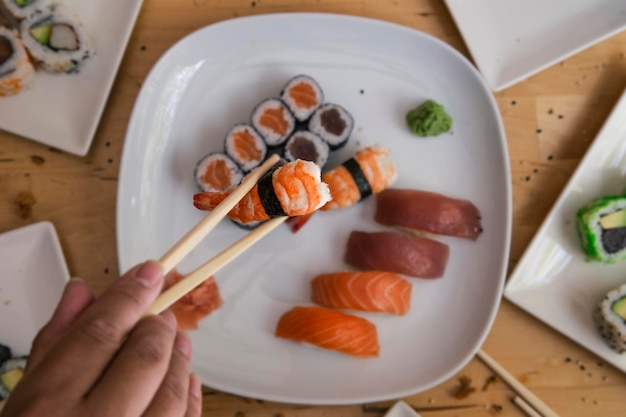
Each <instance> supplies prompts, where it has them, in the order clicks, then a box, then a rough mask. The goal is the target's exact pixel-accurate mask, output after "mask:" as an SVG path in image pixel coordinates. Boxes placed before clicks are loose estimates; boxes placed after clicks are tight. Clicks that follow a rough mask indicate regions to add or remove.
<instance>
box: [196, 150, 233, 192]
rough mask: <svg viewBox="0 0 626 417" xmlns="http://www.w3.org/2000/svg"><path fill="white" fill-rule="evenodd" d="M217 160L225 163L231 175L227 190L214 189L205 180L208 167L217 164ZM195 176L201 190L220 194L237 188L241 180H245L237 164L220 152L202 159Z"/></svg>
mask: <svg viewBox="0 0 626 417" xmlns="http://www.w3.org/2000/svg"><path fill="white" fill-rule="evenodd" d="M216 160H222V161H224V163H225V164H226V167H227V168H228V172H229V174H230V186H229V187H228V188H227V189H217V188H214V187H213V186H212V185H211V184H209V183H208V182H206V181H205V180H204V174H205V173H206V170H207V168H208V166H209V165H210V164H211V163H213V162H215V161H216ZM193 175H194V178H195V179H196V184H198V187H199V188H200V190H202V191H204V192H220V193H221V192H224V191H227V190H228V189H230V188H233V187H236V186H237V185H239V183H240V182H241V180H243V172H241V170H240V169H239V167H238V166H237V164H236V163H235V162H234V161H233V160H232V159H230V158H229V157H228V156H226V155H224V154H223V153H219V152H215V153H210V154H208V155H207V156H205V157H204V158H202V159H201V160H200V161H199V162H198V164H197V165H196V169H195V171H194V174H193Z"/></svg>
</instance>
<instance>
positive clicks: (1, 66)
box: [0, 27, 35, 96]
mask: <svg viewBox="0 0 626 417" xmlns="http://www.w3.org/2000/svg"><path fill="white" fill-rule="evenodd" d="M34 75H35V69H34V68H33V65H32V64H31V63H30V60H29V58H28V54H27V53H26V50H25V49H24V45H23V44H22V41H21V40H20V39H19V37H18V35H17V33H16V32H15V31H13V30H10V29H7V28H5V27H0V96H12V95H15V94H17V93H19V92H20V91H21V90H22V89H24V88H29V87H31V86H32V85H33V80H34Z"/></svg>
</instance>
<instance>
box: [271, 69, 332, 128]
mask: <svg viewBox="0 0 626 417" xmlns="http://www.w3.org/2000/svg"><path fill="white" fill-rule="evenodd" d="M280 98H281V99H282V100H283V101H284V102H285V104H287V106H288V107H289V110H291V112H292V113H293V115H294V116H295V118H296V120H298V121H299V122H304V121H305V120H307V119H308V118H309V117H311V115H312V114H313V112H314V111H315V110H317V109H318V108H319V107H320V106H321V105H322V103H323V102H324V93H323V92H322V87H320V85H319V84H318V83H317V81H315V80H314V79H313V78H311V77H309V76H308V75H297V76H295V77H293V78H292V79H291V80H289V82H288V83H287V85H286V86H285V88H284V89H283V91H282V93H281V95H280Z"/></svg>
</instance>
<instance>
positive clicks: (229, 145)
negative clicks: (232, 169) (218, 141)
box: [224, 124, 267, 172]
mask: <svg viewBox="0 0 626 417" xmlns="http://www.w3.org/2000/svg"><path fill="white" fill-rule="evenodd" d="M240 133H248V134H249V135H250V137H251V139H252V141H253V142H254V146H255V147H256V149H257V150H258V152H259V153H260V157H259V158H258V159H250V158H248V155H241V154H239V152H237V149H236V148H235V145H234V143H233V142H234V140H235V137H236V135H238V134H240ZM224 149H225V150H226V154H227V155H228V156H230V157H231V158H232V159H233V161H235V162H236V163H237V164H238V165H239V166H240V167H241V169H242V170H244V172H249V171H251V170H252V169H254V168H256V167H257V166H259V165H260V164H261V162H263V160H265V156H266V155H267V145H266V144H265V142H264V141H263V138H262V137H261V135H259V133H258V132H257V131H256V130H255V129H254V127H252V126H250V125H247V124H239V125H236V126H234V127H233V128H232V129H231V130H230V132H228V134H227V135H226V139H225V140H224Z"/></svg>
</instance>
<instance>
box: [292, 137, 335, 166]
mask: <svg viewBox="0 0 626 417" xmlns="http://www.w3.org/2000/svg"><path fill="white" fill-rule="evenodd" d="M296 140H305V141H307V142H309V143H311V145H312V146H313V147H314V149H315V153H317V159H316V160H314V161H311V162H315V164H316V165H317V166H319V167H320V168H321V167H323V166H324V165H326V162H327V161H328V155H329V153H330V149H329V147H328V144H327V143H326V142H324V141H323V140H322V138H320V137H319V136H317V135H316V134H315V133H313V132H309V131H306V130H303V131H296V132H295V133H293V134H292V135H291V137H289V139H288V140H287V143H286V144H285V159H286V160H287V161H295V160H296V159H303V160H304V159H305V158H304V157H303V156H304V155H298V154H294V153H293V143H294V142H295V141H296Z"/></svg>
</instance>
